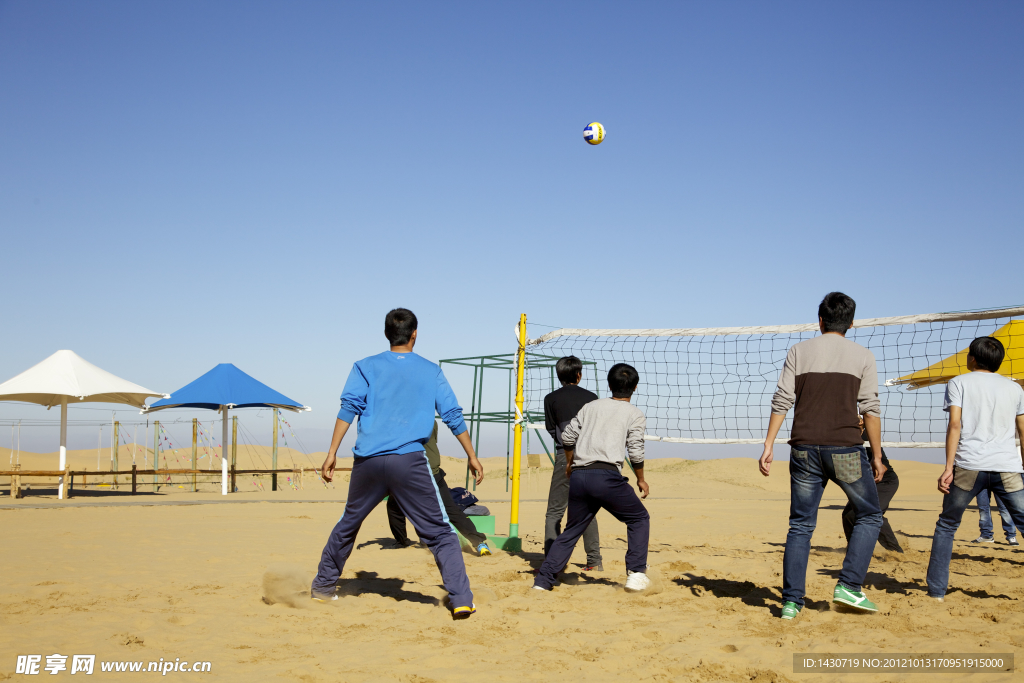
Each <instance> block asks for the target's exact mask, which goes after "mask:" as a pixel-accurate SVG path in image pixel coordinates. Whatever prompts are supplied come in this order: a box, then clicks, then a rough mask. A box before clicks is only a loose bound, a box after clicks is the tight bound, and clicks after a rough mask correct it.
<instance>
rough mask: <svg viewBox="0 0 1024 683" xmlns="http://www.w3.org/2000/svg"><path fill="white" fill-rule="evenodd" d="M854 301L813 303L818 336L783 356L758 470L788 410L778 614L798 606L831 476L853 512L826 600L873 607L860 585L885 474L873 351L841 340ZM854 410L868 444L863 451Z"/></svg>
mask: <svg viewBox="0 0 1024 683" xmlns="http://www.w3.org/2000/svg"><path fill="white" fill-rule="evenodd" d="M856 308H857V305H856V303H854V301H853V299H851V298H850V297H848V296H846V295H845V294H843V293H841V292H832V293H830V294H827V295H826V296H825V298H824V299H822V301H821V304H820V305H819V306H818V325H819V328H820V329H821V336H820V337H814V338H813V339H808V340H806V341H802V342H800V343H799V344H795V345H794V346H793V347H792V348H790V349H789V353H788V354H786V364H785V366H784V367H783V369H782V374H781V375H780V376H779V386H778V389H777V390H776V392H775V395H774V396H773V397H772V414H771V419H770V420H769V423H768V436H767V437H766V438H765V442H764V454H763V455H762V456H761V459H760V461H759V467H760V470H761V474H763V475H764V476H766V477H767V476H768V474H769V472H770V470H771V465H772V458H773V453H772V447H773V446H774V444H775V437H776V436H777V435H778V433H779V429H781V428H782V423H783V421H784V420H785V418H786V413H787V412H788V411H789V409H790V408H793V409H794V410H793V428H792V431H791V432H790V439H789V445H790V447H791V450H790V459H789V480H790V511H789V535H788V536H787V537H786V552H785V555H784V557H783V560H782V567H783V569H782V574H783V578H782V600H783V606H782V615H781V616H782V618H783V619H792V618H793V617H795V616H796V615H797V614H798V613H799V612H800V610H801V609H803V604H804V594H805V584H806V580H807V558H808V555H810V551H811V535H812V534H813V533H814V527H815V525H816V523H817V519H818V503H819V502H821V495H822V493H824V491H825V486H826V484H828V482H829V481H833V482H835V483H836V484H838V485H839V487H840V488H841V489H843V492H844V493H846V496H847V497H848V498H849V499H850V503H851V504H852V505H853V509H854V513H855V521H854V525H853V530H852V532H851V533H850V539H849V543H848V545H847V548H846V557H845V559H844V560H843V568H842V571H840V572H839V581H838V583H836V587H835V590H834V592H833V596H832V601H833V602H835V603H838V604H841V605H845V606H847V607H850V608H853V609H855V610H858V611H863V612H877V611H878V608H877V607H876V606H875V604H874V603H873V602H871V601H870V600H868V599H867V596H865V595H864V592H863V591H862V590H861V587H862V584H863V582H864V576H865V575H866V574H867V571H868V566H869V565H870V564H871V553H872V551H873V550H874V548H875V542H876V541H877V540H878V530H879V529H880V528H881V526H882V511H881V509H880V507H879V503H878V490H877V489H876V487H875V482H877V481H880V480H881V479H882V476H883V475H884V474H885V469H886V468H885V465H883V464H882V431H881V417H880V410H879V402H878V372H877V368H876V365H875V357H874V355H872V353H871V352H870V351H868V350H867V349H866V348H864V347H863V346H860V345H859V344H857V343H855V342H852V341H850V340H848V339H846V331H847V330H848V329H850V327H851V326H852V325H853V316H854V313H855V312H856ZM860 416H863V418H864V428H865V429H866V430H867V433H868V442H869V443H870V444H871V451H872V455H873V457H872V458H870V459H869V458H868V455H867V453H866V452H865V450H864V441H863V438H862V436H861V428H860Z"/></svg>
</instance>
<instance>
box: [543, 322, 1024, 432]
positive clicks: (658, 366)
mask: <svg viewBox="0 0 1024 683" xmlns="http://www.w3.org/2000/svg"><path fill="white" fill-rule="evenodd" d="M819 333H820V332H819V329H818V326H817V324H805V325H775V326H763V327H719V328H692V329H686V328H682V329H635V330H627V329H560V330H555V331H553V332H549V333H547V334H545V335H543V336H541V337H538V338H536V339H530V340H528V341H527V343H526V346H527V350H528V354H527V359H528V360H529V357H530V355H533V354H538V355H542V356H546V357H549V358H551V357H555V358H557V357H561V356H568V355H574V356H576V357H577V358H579V359H581V360H582V361H584V362H585V363H586V365H585V368H584V377H583V381H582V382H581V386H583V387H584V388H587V389H590V390H591V391H594V392H595V393H597V394H598V395H599V396H608V395H609V393H608V387H607V383H606V377H607V373H608V369H609V368H610V367H611V366H612V365H614V364H615V363H629V364H630V365H632V366H633V367H635V368H636V369H637V371H638V372H639V373H640V384H639V386H638V387H637V392H636V394H634V398H633V402H634V403H635V404H636V405H637V406H638V407H639V408H640V409H641V410H643V411H644V414H645V415H646V416H647V440H649V441H666V442H675V443H691V444H747V443H762V442H763V441H764V436H765V434H766V432H767V428H768V418H769V414H770V401H771V397H772V395H773V394H774V393H775V388H776V384H777V382H778V379H779V373H780V372H781V370H782V366H783V364H784V363H785V361H786V353H787V351H788V350H789V347H791V346H792V345H793V344H796V343H797V342H800V341H803V340H805V339H810V338H811V337H814V336H816V335H818V334H819ZM846 336H847V338H848V339H851V340H853V341H855V342H857V343H858V344H861V345H862V346H865V347H867V348H868V349H870V350H871V352H872V353H873V354H874V355H875V359H876V361H877V364H878V385H879V398H880V400H881V407H882V440H883V445H884V446H887V447H891V448H938V447H942V446H944V440H945V432H946V414H945V413H944V412H943V410H942V403H943V397H944V393H945V389H946V382H948V381H949V379H950V378H952V377H955V376H956V375H959V374H962V373H964V372H967V367H966V359H967V347H968V346H969V345H970V343H971V340H973V339H975V338H976V337H982V336H994V337H996V338H998V339H999V340H1000V341H1002V343H1003V345H1004V346H1005V347H1006V358H1005V360H1004V361H1003V365H1002V366H1001V367H1000V369H999V373H1000V374H1002V375H1005V376H1007V377H1009V378H1011V379H1013V380H1015V381H1018V382H1021V383H1022V385H1024V306H1017V307H1011V308H999V309H989V310H982V311H965V312H954V313H933V314H923V315H907V316H896V317H890V318H869V319H863V320H856V321H854V323H853V327H852V328H851V329H850V330H849V331H848V332H847V334H846ZM558 386H560V384H559V382H558V378H557V377H556V376H555V372H554V367H553V363H545V364H544V365H543V366H531V365H530V364H529V363H527V368H526V371H525V373H524V395H525V399H526V405H525V406H524V413H525V417H526V420H527V422H529V423H530V424H528V425H527V426H528V427H532V428H534V429H538V428H543V415H544V406H543V400H544V395H545V394H547V393H548V392H550V391H553V390H554V389H556V388H558ZM791 420H792V411H790V414H789V415H787V418H786V423H785V425H784V427H783V429H782V431H781V432H780V435H779V438H780V440H783V441H784V440H786V439H787V438H788V435H789V429H790V426H791Z"/></svg>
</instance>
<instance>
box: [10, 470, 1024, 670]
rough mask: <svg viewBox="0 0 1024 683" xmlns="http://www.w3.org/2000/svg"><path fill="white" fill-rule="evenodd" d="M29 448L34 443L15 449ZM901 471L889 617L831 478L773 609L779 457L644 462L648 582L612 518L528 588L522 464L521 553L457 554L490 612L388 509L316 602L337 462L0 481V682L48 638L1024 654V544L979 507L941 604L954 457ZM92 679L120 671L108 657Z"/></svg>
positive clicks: (372, 650) (334, 649)
mask: <svg viewBox="0 0 1024 683" xmlns="http://www.w3.org/2000/svg"><path fill="white" fill-rule="evenodd" d="M0 457H5V458H6V457H7V454H6V452H4V453H3V454H0ZM33 457H34V456H26V454H22V463H23V464H25V463H26V462H32V459H33ZM38 457H39V458H40V459H45V458H46V457H50V458H51V459H52V456H38ZM76 457H77V456H76ZM82 457H85V456H82ZM91 457H92V459H93V465H94V466H95V452H93V453H92V455H91ZM320 457H321V456H320V455H319V454H315V458H316V459H319V458H320ZM35 464H37V465H43V464H44V462H42V461H41V462H39V463H35ZM484 465H485V467H486V468H487V471H488V474H489V476H488V479H487V480H486V481H485V482H484V484H483V485H482V486H481V487H480V489H479V490H478V491H477V495H478V496H479V497H480V498H481V501H482V502H483V503H485V504H487V505H489V506H490V507H491V509H492V511H493V512H494V513H495V514H496V516H497V527H498V529H499V532H500V531H502V530H507V528H508V527H507V525H508V515H509V506H508V504H507V501H508V499H509V497H508V494H507V493H506V492H505V483H506V482H505V481H504V479H503V476H502V475H503V472H504V468H505V462H504V459H485V460H484ZM444 466H445V468H446V469H447V471H448V472H449V473H450V476H449V478H448V479H449V482H450V483H451V484H452V485H459V484H460V483H461V481H462V476H463V474H462V473H463V472H464V461H458V460H455V459H449V458H445V463H444ZM894 468H895V469H896V470H897V472H898V474H899V476H900V481H901V487H900V491H899V493H898V494H897V497H896V499H895V500H894V501H893V504H892V507H891V508H890V511H889V514H888V517H889V520H890V522H891V524H892V526H893V528H894V529H895V530H896V531H897V534H898V536H899V538H900V542H901V543H902V544H903V545H904V547H905V549H906V553H905V554H904V555H898V554H893V553H889V552H887V551H884V550H882V549H881V547H880V546H878V547H876V553H875V556H874V561H873V563H872V567H871V570H870V572H869V574H868V584H867V586H866V588H865V590H866V591H867V592H868V595H869V596H870V597H871V599H872V600H874V601H875V602H877V603H878V605H879V607H880V612H879V613H878V614H874V615H860V614H848V613H841V612H838V611H836V610H835V609H834V608H833V607H832V606H831V604H830V598H831V590H832V587H833V585H834V583H835V576H836V574H837V572H838V569H839V567H840V565H841V562H842V557H843V555H842V553H843V551H844V549H845V540H844V538H843V534H842V525H841V521H840V511H841V509H842V507H843V505H844V504H845V498H844V497H843V494H842V492H841V491H840V490H839V489H838V487H834V486H831V487H829V489H827V490H826V493H825V498H824V500H823V501H822V505H821V510H820V515H819V521H818V529H817V532H816V533H815V536H814V541H813V552H812V555H811V559H810V566H809V569H808V584H807V586H808V607H809V609H805V610H804V612H803V613H802V614H801V615H800V616H799V617H798V618H797V619H796V620H794V621H792V622H784V621H782V620H780V619H779V618H778V614H779V610H780V608H781V599H780V588H781V571H782V553H783V547H784V542H785V535H786V530H787V514H788V505H789V491H788V474H787V470H786V463H784V462H779V463H777V464H776V467H775V472H774V473H773V476H772V477H770V478H769V479H764V478H762V477H761V476H760V475H759V474H758V473H757V467H756V462H755V461H753V460H747V459H730V460H714V461H688V460H681V459H657V460H651V461H649V463H648V468H647V469H648V480H649V482H650V484H651V497H650V498H649V499H648V501H647V506H648V509H649V510H650V512H651V517H652V533H651V548H650V549H651V555H650V563H651V572H650V573H651V576H652V578H653V579H654V582H655V583H654V587H653V589H652V590H650V591H649V592H648V593H646V594H641V595H629V594H626V593H625V592H624V591H623V590H622V585H623V583H624V580H625V571H624V566H623V555H624V552H625V528H624V527H623V526H622V525H621V524H619V523H618V522H616V521H615V520H614V519H612V518H610V517H608V516H607V515H606V514H604V513H602V514H601V516H600V517H599V520H600V524H601V540H602V549H603V553H604V557H605V564H604V566H605V571H604V572H603V573H599V574H587V575H584V574H583V573H582V572H581V571H580V566H582V562H583V559H584V558H583V553H582V543H581V544H579V546H578V547H577V551H576V554H575V555H574V557H573V562H572V563H571V564H570V567H569V569H568V570H567V575H566V577H567V580H566V582H565V583H564V584H563V585H562V586H560V587H558V588H556V589H555V590H554V591H553V592H551V593H541V592H540V591H533V590H532V589H531V585H532V575H531V573H530V570H531V569H532V568H534V567H536V566H538V565H539V563H540V561H541V558H542V554H541V549H542V540H543V517H544V509H545V503H544V500H545V497H546V495H547V482H548V479H549V477H550V472H551V470H550V465H548V467H547V468H543V469H541V470H540V471H530V470H528V469H527V468H524V475H523V493H522V498H523V505H522V518H521V533H522V535H523V538H524V551H523V553H521V554H517V555H509V554H506V553H497V554H495V555H494V556H491V557H482V558H481V557H475V556H472V555H469V554H466V556H465V559H466V565H467V569H468V572H469V576H470V579H471V581H472V585H473V589H474V593H475V599H476V603H477V606H478V613H477V614H476V615H474V616H473V617H472V618H471V619H469V620H467V621H462V622H453V621H452V620H451V618H450V617H449V616H448V613H447V611H446V610H445V609H444V608H443V607H442V606H440V598H441V597H442V596H443V595H444V591H443V589H442V588H441V587H440V586H439V575H438V573H437V570H436V567H435V566H434V562H433V559H432V557H431V555H430V553H429V552H428V551H427V550H426V549H424V548H422V547H416V546H414V547H410V548H405V549H389V548H387V547H386V545H387V542H388V540H389V533H388V529H387V520H386V515H385V512H384V507H383V506H380V507H378V508H377V510H375V511H374V513H373V514H372V515H371V516H370V518H369V519H368V520H367V522H366V524H365V525H364V526H363V529H362V532H361V534H360V538H359V541H358V543H357V549H356V551H355V552H354V553H353V555H352V558H351V560H350V561H349V564H348V566H347V567H346V568H345V572H344V575H343V577H342V581H341V587H342V588H341V590H342V593H343V597H342V598H341V599H340V600H338V601H337V602H335V603H331V604H327V605H321V604H315V603H312V602H310V601H309V600H308V598H306V597H305V591H306V590H307V588H308V585H309V580H310V579H311V577H312V575H313V573H314V572H315V569H316V564H317V562H318V560H319V557H320V552H321V549H322V547H323V543H324V541H325V539H326V537H327V534H328V533H329V531H330V529H331V528H332V526H333V525H334V523H335V522H336V521H337V519H338V517H339V516H340V514H341V511H342V507H343V505H342V501H343V500H344V497H345V491H346V488H347V484H345V483H344V477H339V479H338V485H337V486H335V487H333V488H328V487H324V486H323V485H322V484H320V483H319V482H316V485H311V481H310V480H309V479H307V481H306V482H305V487H304V489H302V490H296V489H294V488H291V487H283V490H281V491H278V492H276V493H274V492H271V491H269V486H268V487H265V490H262V491H261V490H259V487H258V486H257V487H249V488H247V489H245V490H244V492H242V493H238V494H235V495H232V496H229V497H227V498H223V497H221V496H219V495H217V494H216V493H214V492H212V486H211V491H210V492H206V491H201V492H199V493H192V492H190V491H186V490H184V489H178V488H176V487H173V486H172V487H167V488H164V489H162V490H161V492H159V493H155V494H154V493H153V492H152V490H151V487H147V488H149V489H150V490H149V491H146V492H140V494H139V495H137V496H134V497H132V496H129V495H127V494H126V491H125V490H124V487H122V488H121V489H119V490H117V491H110V490H109V489H107V490H93V491H90V490H89V489H84V490H83V491H82V492H81V493H80V495H77V496H76V497H75V498H73V499H72V500H70V501H65V502H60V501H57V500H56V499H55V496H54V495H53V493H54V492H53V489H52V488H46V487H44V486H43V485H42V484H39V485H36V486H34V489H33V491H31V492H29V495H27V496H26V497H25V498H23V499H21V500H12V499H11V498H9V497H6V496H5V497H4V498H2V499H0V519H2V520H3V529H4V532H3V540H4V543H3V546H4V553H3V557H2V559H0V570H2V573H3V577H4V584H5V590H4V591H3V592H2V593H0V615H2V616H0V633H2V635H3V637H2V638H0V678H3V679H6V678H10V677H15V676H16V674H14V673H13V672H14V668H15V660H16V656H17V655H19V654H33V653H34V654H41V655H43V656H44V660H43V661H44V663H45V655H48V654H52V653H61V654H65V655H71V654H83V653H84V654H95V655H96V657H97V662H100V661H143V662H149V661H155V660H159V659H160V658H164V659H165V660H171V661H173V660H174V659H176V658H178V659H181V660H183V661H209V662H211V673H212V674H213V675H214V676H216V677H217V678H218V679H222V680H277V679H283V680H299V681H353V682H359V681H374V682H380V681H387V682H391V681H395V682H399V681H400V682H403V683H431V682H434V681H437V682H441V681H467V682H468V681H481V680H494V681H523V680H529V681H551V680H572V681H588V682H600V681H619V680H624V679H628V680H641V681H719V680H721V681H740V680H743V681H796V680H800V681H805V680H806V681H833V680H850V681H874V680H879V681H902V680H925V678H922V674H880V675H874V674H862V673H858V674H846V675H841V676H836V675H833V674H827V675H826V674H803V673H800V674H797V673H794V672H793V654H794V653H805V652H808V653H864V652H875V653H910V652H919V653H925V652H970V653H1000V652H1004V653H1010V652H1014V651H1015V650H1017V648H1020V647H1022V646H1024V613H1022V612H1021V609H1020V604H1021V602H1020V601H1021V600H1022V599H1024V552H1022V551H1020V550H1017V549H1011V548H1010V547H1008V546H1007V545H1005V544H1003V543H1001V542H1000V543H996V544H995V545H985V546H980V547H979V546H977V545H974V544H971V543H970V542H969V541H970V539H973V538H975V537H976V536H977V534H978V529H977V511H976V510H975V509H973V508H972V509H970V510H968V512H967V513H966V515H965V516H964V523H963V524H962V526H961V528H960V531H959V532H958V534H957V543H956V545H955V547H954V554H953V563H952V575H951V592H950V594H949V595H948V596H947V598H946V602H945V603H941V604H940V603H936V602H934V601H931V600H928V599H927V598H926V597H925V594H924V592H923V587H924V575H925V568H926V565H927V560H928V550H929V547H930V543H931V535H932V532H933V529H934V525H935V520H936V517H937V514H938V510H939V505H940V503H941V496H940V494H939V493H938V492H937V491H936V490H935V485H934V480H935V478H936V477H937V476H938V473H939V471H940V468H939V466H937V465H929V464H924V463H917V462H905V461H896V462H894ZM240 488H242V487H241V486H240ZM4 492H5V493H6V490H5V489H4ZM997 525H998V522H997ZM997 540H999V541H1002V535H1001V533H1000V532H999V530H998V529H997ZM43 673H44V674H45V673H46V672H43ZM65 675H66V672H65ZM96 675H103V676H114V675H115V674H113V673H101V672H100V671H99V664H97V672H96ZM121 675H122V676H123V675H124V674H121ZM168 675H169V676H185V675H187V674H183V673H175V672H172V673H169V674H168ZM129 676H130V675H129ZM925 676H928V674H925ZM1017 677H1019V674H1016V675H1006V674H1000V675H993V674H973V675H952V676H950V677H949V678H948V680H979V681H980V680H984V681H998V680H1011V679H1015V678H1017Z"/></svg>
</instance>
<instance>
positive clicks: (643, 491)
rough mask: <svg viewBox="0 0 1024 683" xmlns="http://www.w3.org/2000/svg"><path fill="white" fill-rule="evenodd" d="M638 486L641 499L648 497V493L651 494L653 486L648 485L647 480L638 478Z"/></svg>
mask: <svg viewBox="0 0 1024 683" xmlns="http://www.w3.org/2000/svg"><path fill="white" fill-rule="evenodd" d="M636 487H637V488H638V489H640V498H641V499H643V498H646V497H647V494H649V493H650V492H651V487H650V486H648V485H647V482H646V481H645V480H643V479H638V480H637V482H636Z"/></svg>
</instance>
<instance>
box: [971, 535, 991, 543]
mask: <svg viewBox="0 0 1024 683" xmlns="http://www.w3.org/2000/svg"><path fill="white" fill-rule="evenodd" d="M995 542H996V537H995V536H991V537H985V536H978V537H977V538H976V539H974V540H973V541H971V543H995Z"/></svg>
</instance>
